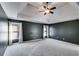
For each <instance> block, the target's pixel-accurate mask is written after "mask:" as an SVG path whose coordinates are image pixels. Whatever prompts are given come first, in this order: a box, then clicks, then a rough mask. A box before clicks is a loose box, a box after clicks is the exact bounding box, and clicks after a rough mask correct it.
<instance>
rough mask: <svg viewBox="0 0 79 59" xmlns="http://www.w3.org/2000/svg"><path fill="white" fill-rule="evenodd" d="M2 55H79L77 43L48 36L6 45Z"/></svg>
mask: <svg viewBox="0 0 79 59" xmlns="http://www.w3.org/2000/svg"><path fill="white" fill-rule="evenodd" d="M4 56H79V45H75V44H71V43H67V42H62V41H58V40H54V39H49V38H48V39H45V40H41V41H38V42H26V43H21V44H19V43H18V44H14V45H12V46H8V47H7V49H6V51H5V53H4Z"/></svg>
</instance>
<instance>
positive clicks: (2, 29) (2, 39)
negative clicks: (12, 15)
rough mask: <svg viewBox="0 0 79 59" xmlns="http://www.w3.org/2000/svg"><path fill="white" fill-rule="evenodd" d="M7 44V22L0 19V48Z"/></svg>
mask: <svg viewBox="0 0 79 59" xmlns="http://www.w3.org/2000/svg"><path fill="white" fill-rule="evenodd" d="M7 44H8V20H7V19H5V18H0V46H1V45H7Z"/></svg>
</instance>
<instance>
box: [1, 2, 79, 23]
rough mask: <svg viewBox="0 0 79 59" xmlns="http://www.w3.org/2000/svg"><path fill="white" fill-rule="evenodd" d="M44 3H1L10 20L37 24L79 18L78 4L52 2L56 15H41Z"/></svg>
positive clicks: (50, 4)
mask: <svg viewBox="0 0 79 59" xmlns="http://www.w3.org/2000/svg"><path fill="white" fill-rule="evenodd" d="M43 5H44V3H42V2H1V6H2V8H3V10H4V11H5V13H6V15H7V16H8V18H12V19H16V20H24V21H31V22H37V23H46V24H50V23H58V22H64V21H70V20H74V19H78V18H79V6H78V3H76V2H51V3H49V6H50V7H51V6H55V7H56V8H57V9H56V10H54V14H48V15H44V14H43V13H40V12H39V10H41V9H42V8H41V7H42V6H43Z"/></svg>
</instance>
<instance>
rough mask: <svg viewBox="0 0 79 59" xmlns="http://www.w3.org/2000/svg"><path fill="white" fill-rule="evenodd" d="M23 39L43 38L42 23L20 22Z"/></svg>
mask: <svg viewBox="0 0 79 59" xmlns="http://www.w3.org/2000/svg"><path fill="white" fill-rule="evenodd" d="M22 26H23V41H28V40H33V39H41V38H43V24H40V23H33V22H22Z"/></svg>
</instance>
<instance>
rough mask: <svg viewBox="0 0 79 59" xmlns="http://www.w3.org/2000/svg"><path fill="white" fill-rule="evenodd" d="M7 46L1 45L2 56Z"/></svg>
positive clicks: (0, 53) (0, 52) (0, 54)
mask: <svg viewBox="0 0 79 59" xmlns="http://www.w3.org/2000/svg"><path fill="white" fill-rule="evenodd" d="M6 48H7V46H6V45H0V56H3V55H4V52H5V50H6Z"/></svg>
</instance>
